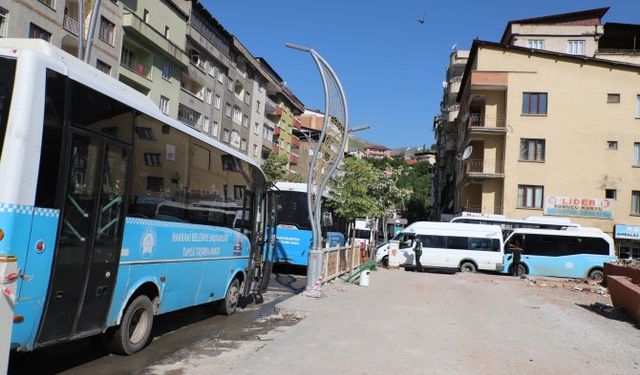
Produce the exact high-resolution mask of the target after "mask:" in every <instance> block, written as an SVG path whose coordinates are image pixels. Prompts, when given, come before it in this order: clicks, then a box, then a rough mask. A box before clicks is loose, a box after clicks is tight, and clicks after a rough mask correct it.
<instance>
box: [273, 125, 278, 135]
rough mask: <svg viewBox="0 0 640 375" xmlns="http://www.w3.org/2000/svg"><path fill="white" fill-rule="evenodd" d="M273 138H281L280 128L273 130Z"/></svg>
mask: <svg viewBox="0 0 640 375" xmlns="http://www.w3.org/2000/svg"><path fill="white" fill-rule="evenodd" d="M273 136H274V137H279V136H280V127H279V126H278V127H276V128H275V129H273Z"/></svg>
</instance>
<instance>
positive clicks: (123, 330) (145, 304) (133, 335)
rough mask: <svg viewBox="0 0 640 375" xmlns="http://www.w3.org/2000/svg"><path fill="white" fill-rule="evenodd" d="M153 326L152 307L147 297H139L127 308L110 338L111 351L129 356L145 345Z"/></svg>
mask: <svg viewBox="0 0 640 375" xmlns="http://www.w3.org/2000/svg"><path fill="white" fill-rule="evenodd" d="M152 326H153V305H152V303H151V300H150V299H149V297H147V296H145V295H140V296H138V297H136V299H134V300H133V302H131V303H130V304H129V306H127V310H126V311H125V313H124V315H123V316H122V322H121V323H120V325H119V326H118V327H117V328H116V330H115V331H114V332H113V336H112V337H111V345H110V346H111V351H113V352H114V353H116V354H123V355H131V354H134V353H136V352H139V351H140V350H142V348H144V347H145V346H146V345H147V342H148V341H149V336H151V327H152Z"/></svg>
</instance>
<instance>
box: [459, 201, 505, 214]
mask: <svg viewBox="0 0 640 375" xmlns="http://www.w3.org/2000/svg"><path fill="white" fill-rule="evenodd" d="M462 211H466V212H474V213H478V214H487V215H502V205H499V204H497V205H495V206H487V205H483V204H465V205H464V207H462Z"/></svg>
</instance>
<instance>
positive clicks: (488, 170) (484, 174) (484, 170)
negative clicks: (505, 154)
mask: <svg viewBox="0 0 640 375" xmlns="http://www.w3.org/2000/svg"><path fill="white" fill-rule="evenodd" d="M464 173H465V177H469V178H504V160H487V159H467V160H466V161H465V162H464Z"/></svg>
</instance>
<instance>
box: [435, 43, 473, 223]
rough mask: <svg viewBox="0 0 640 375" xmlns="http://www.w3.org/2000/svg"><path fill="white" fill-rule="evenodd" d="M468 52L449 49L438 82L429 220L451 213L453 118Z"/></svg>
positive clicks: (454, 119) (453, 154)
mask: <svg viewBox="0 0 640 375" xmlns="http://www.w3.org/2000/svg"><path fill="white" fill-rule="evenodd" d="M468 58H469V51H453V52H452V53H451V54H450V55H449V64H448V66H447V72H446V75H445V80H444V81H443V83H442V101H441V102H440V111H441V112H440V114H439V115H438V116H436V117H435V118H434V121H433V132H434V138H435V141H436V146H437V147H436V150H437V154H436V160H437V164H436V168H435V169H434V172H433V179H432V189H431V194H432V215H433V217H432V218H433V219H440V218H441V217H442V214H444V215H445V216H444V218H445V219H446V218H448V217H449V218H450V217H452V216H453V213H454V206H453V204H454V198H455V197H454V190H455V189H454V188H455V180H454V177H455V171H456V170H455V168H456V163H457V160H458V159H457V158H456V156H457V155H456V152H457V143H456V141H457V136H458V129H457V126H456V118H457V117H458V111H459V109H460V105H459V104H458V101H457V96H458V92H459V91H460V82H461V81H462V75H463V73H464V69H465V66H466V64H467V59H468Z"/></svg>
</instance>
